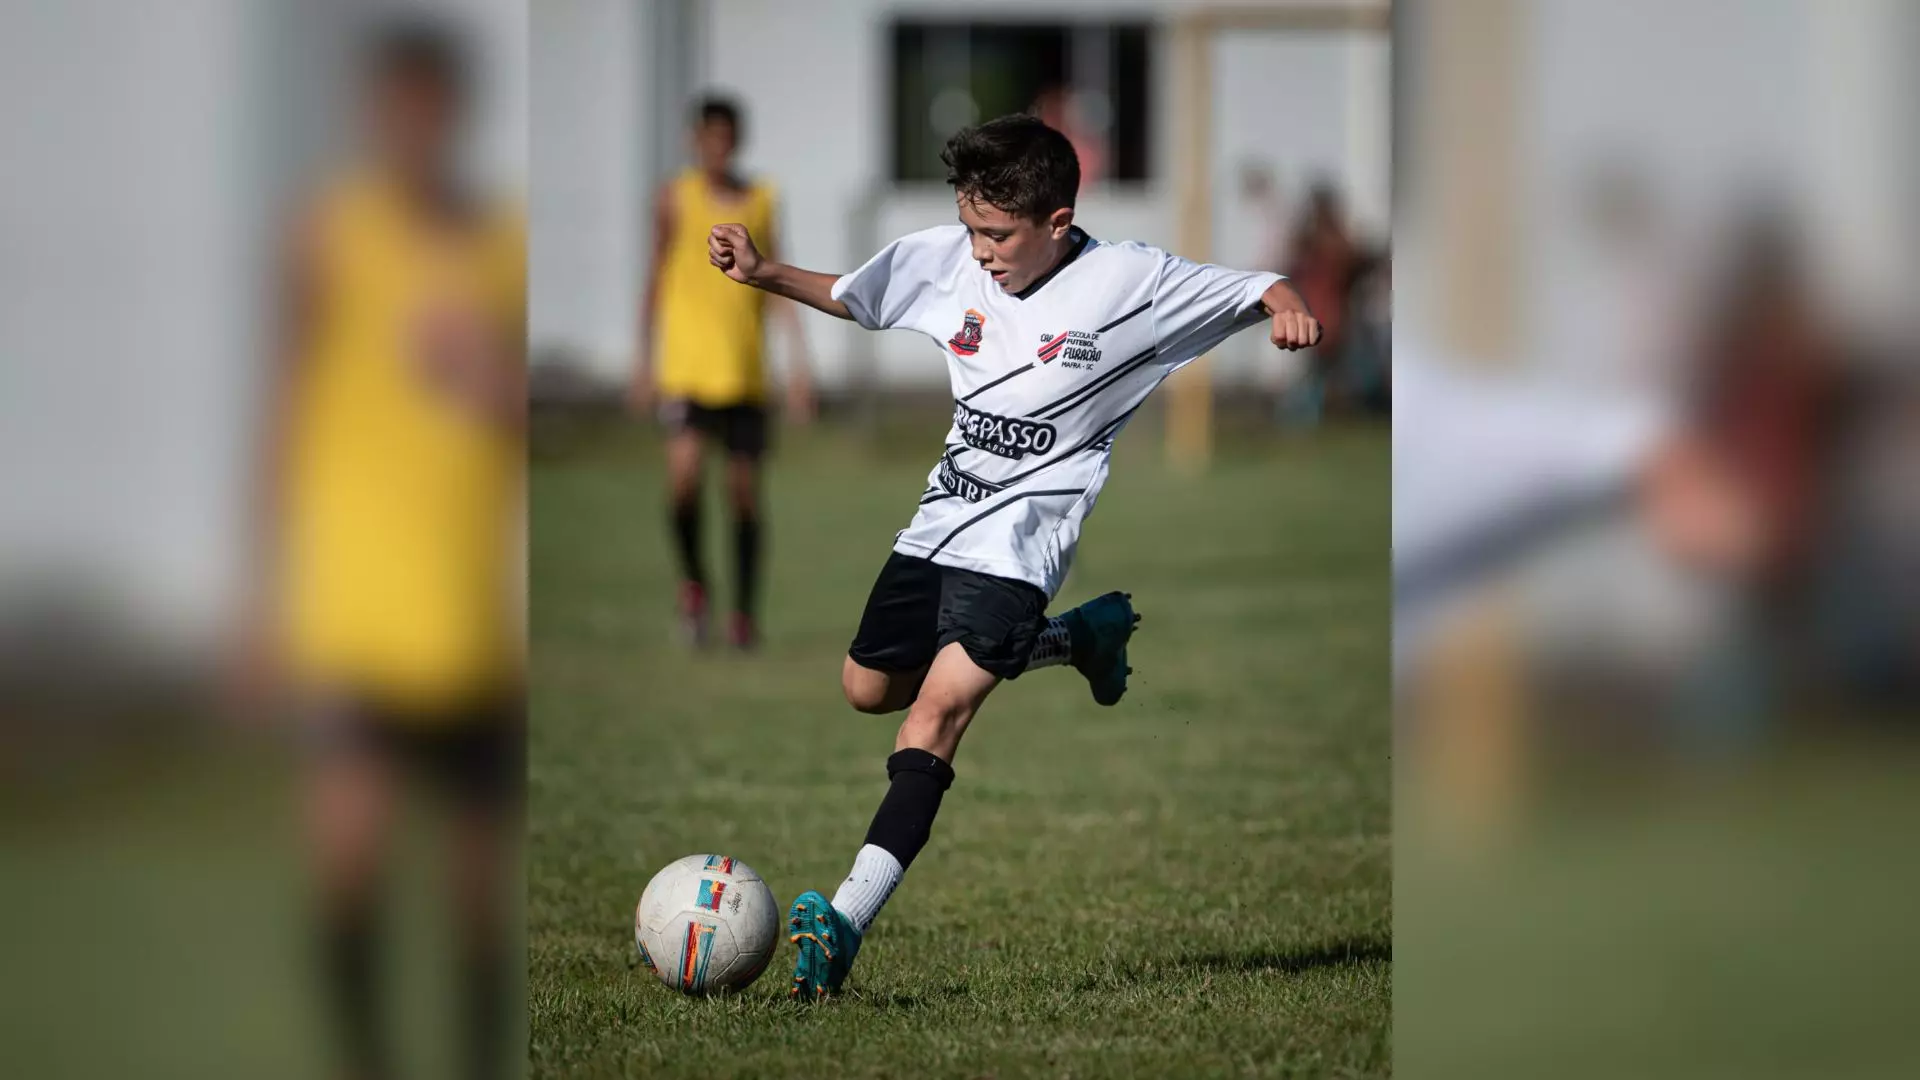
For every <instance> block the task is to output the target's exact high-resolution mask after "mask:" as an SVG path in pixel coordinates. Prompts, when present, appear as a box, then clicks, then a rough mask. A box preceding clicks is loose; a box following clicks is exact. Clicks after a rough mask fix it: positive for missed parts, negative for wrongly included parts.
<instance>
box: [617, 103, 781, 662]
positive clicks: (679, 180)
mask: <svg viewBox="0 0 1920 1080" xmlns="http://www.w3.org/2000/svg"><path fill="white" fill-rule="evenodd" d="M741 134H742V131H741V117H740V110H739V109H738V107H736V106H735V105H733V104H732V103H731V102H727V101H724V100H720V99H717V98H715V99H708V100H705V101H702V102H700V103H699V105H698V106H696V108H695V109H694V112H693V150H694V160H695V165H694V167H692V168H689V169H687V170H686V171H685V172H683V173H681V174H680V175H679V176H678V177H676V178H675V179H674V180H672V181H671V182H670V183H668V184H667V185H665V186H664V187H663V188H662V189H661V190H660V192H659V194H658V196H657V197H656V199H655V201H654V215H653V235H654V247H653V258H652V264H651V266H650V268H649V270H648V275H647V286H646V293H645V296H644V298H643V299H642V303H641V317H640V328H639V340H640V348H639V362H638V364H637V365H636V367H635V371H634V378H633V386H632V394H631V397H632V400H633V403H634V405H635V407H636V408H637V409H640V410H643V411H644V410H647V409H651V408H653V407H655V406H656V405H657V407H658V410H659V414H660V418H661V421H662V422H663V423H664V424H665V425H666V428H667V432H668V436H667V471H668V491H669V502H670V517H671V522H672V529H673V536H674V539H675V542H676V543H677V545H678V547H679V553H680V568H681V586H680V616H681V622H682V628H683V632H684V634H685V636H686V637H687V638H688V639H689V640H690V641H692V642H693V643H694V644H696V645H698V644H704V643H705V641H706V638H707V625H708V623H707V604H708V601H707V593H708V589H707V574H706V569H705V565H704V560H703V558H702V554H701V548H700V516H701V515H700V494H701V491H700V489H701V472H702V461H701V458H702V454H703V450H704V447H705V444H706V443H707V442H708V441H709V440H711V441H714V442H717V443H719V444H720V446H721V447H722V449H723V450H724V451H725V453H726V458H727V492H728V502H729V504H730V505H731V506H732V508H733V521H734V562H735V570H736V580H735V591H734V594H733V600H734V604H733V610H732V618H731V619H730V621H729V623H728V638H729V640H730V641H731V642H732V643H733V644H734V645H735V646H737V647H740V648H750V647H751V646H752V645H753V644H754V642H755V639H756V631H755V624H754V610H755V601H756V598H757V594H758V586H759V575H760V560H761V538H762V529H761V523H760V465H761V461H762V459H763V458H764V456H765V454H766V450H767V397H768V393H767V373H766V362H765V355H764V354H765V348H764V338H765V333H764V329H765V327H764V321H765V316H766V314H767V310H766V308H765V305H766V303H767V302H768V301H767V298H766V297H765V296H764V294H762V293H760V292H759V291H758V290H755V289H737V288H729V286H731V285H732V284H733V283H732V282H730V281H728V280H727V279H726V278H725V277H724V276H722V275H719V274H715V273H714V272H713V268H712V267H711V266H709V265H708V263H707V234H708V233H709V232H710V231H711V230H712V228H713V227H714V226H715V225H718V224H720V223H722V222H728V221H738V222H752V223H754V225H753V226H752V227H753V228H756V229H764V230H766V233H765V234H766V235H769V236H772V235H775V233H776V231H777V230H776V223H775V220H774V198H773V191H772V189H771V188H769V187H768V186H767V185H766V184H764V183H759V182H754V181H749V180H746V179H743V178H742V177H741V176H740V175H739V174H738V173H737V172H736V171H735V169H734V153H735V151H736V150H738V148H739V145H740V138H741ZM754 235H756V236H758V235H761V234H760V233H758V232H756V233H755V234H754ZM772 303H773V305H774V306H773V309H772V310H773V312H774V313H775V314H776V316H777V317H779V318H780V319H782V321H783V322H784V323H785V324H786V327H787V329H788V330H789V331H790V333H791V341H792V343H793V351H792V354H791V356H792V363H791V365H790V367H791V370H790V373H789V378H788V383H787V395H788V402H787V412H788V416H789V418H790V419H794V420H798V421H804V420H806V419H807V418H808V417H809V416H810V415H811V413H812V396H811V390H810V381H809V379H808V371H807V363H806V358H805V349H804V344H803V342H802V339H801V335H800V325H799V317H798V314H797V309H796V308H794V307H793V305H791V304H790V303H787V302H786V301H782V300H774V301H772Z"/></svg>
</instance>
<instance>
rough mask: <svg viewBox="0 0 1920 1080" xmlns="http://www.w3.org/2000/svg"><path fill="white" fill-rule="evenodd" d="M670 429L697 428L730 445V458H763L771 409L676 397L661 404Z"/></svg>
mask: <svg viewBox="0 0 1920 1080" xmlns="http://www.w3.org/2000/svg"><path fill="white" fill-rule="evenodd" d="M660 422H661V423H663V424H665V425H666V427H667V430H669V431H676V432H677V431H697V432H699V433H700V434H702V435H705V436H706V437H707V438H710V439H713V440H714V441H716V442H718V443H719V444H720V445H721V446H723V447H725V448H726V451H727V454H728V455H729V456H730V457H744V458H753V459H756V460H757V459H759V458H761V457H763V456H765V455H766V452H767V443H768V438H767V410H766V408H765V407H764V406H761V405H721V406H712V405H701V404H698V403H696V402H693V401H689V400H687V399H685V398H674V399H672V400H670V401H667V402H665V403H663V404H662V405H661V406H660Z"/></svg>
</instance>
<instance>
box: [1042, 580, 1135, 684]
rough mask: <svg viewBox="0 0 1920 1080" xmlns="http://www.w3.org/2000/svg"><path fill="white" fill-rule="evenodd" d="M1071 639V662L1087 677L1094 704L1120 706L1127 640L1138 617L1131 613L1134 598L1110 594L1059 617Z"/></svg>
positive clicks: (1125, 681)
mask: <svg viewBox="0 0 1920 1080" xmlns="http://www.w3.org/2000/svg"><path fill="white" fill-rule="evenodd" d="M1060 621H1062V622H1064V623H1066V624H1067V633H1068V635H1069V637H1070V638H1071V645H1070V649H1071V652H1070V654H1069V657H1070V662H1071V663H1072V664H1073V666H1074V668H1075V669H1077V670H1078V671H1079V672H1080V674H1082V675H1085V676H1086V677H1087V685H1088V686H1089V687H1091V688H1092V690H1093V700H1095V701H1097V702H1099V703H1100V704H1102V705H1116V704H1119V701H1120V697H1121V695H1122V694H1125V693H1126V692H1127V676H1129V675H1131V674H1133V669H1132V668H1130V667H1128V666H1127V640H1128V639H1129V638H1131V637H1133V628H1134V627H1136V626H1138V625H1140V616H1139V615H1137V614H1135V613H1134V610H1133V594H1132V593H1122V592H1110V593H1107V594H1106V595H1105V596H1096V597H1094V598H1093V599H1091V600H1089V601H1087V602H1086V603H1084V604H1081V605H1080V606H1079V607H1077V608H1074V609H1073V610H1072V611H1069V612H1067V613H1066V614H1065V615H1062V616H1060Z"/></svg>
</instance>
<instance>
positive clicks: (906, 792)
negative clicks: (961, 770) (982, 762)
mask: <svg viewBox="0 0 1920 1080" xmlns="http://www.w3.org/2000/svg"><path fill="white" fill-rule="evenodd" d="M887 778H888V779H889V780H890V781H892V783H890V784H889V785H888V787H887V796H886V798H884V799H881V800H880V809H879V810H878V811H877V812H875V814H874V815H873V824H872V825H869V826H867V843H869V844H872V845H873V846H874V847H877V848H880V849H882V850H884V851H886V853H887V854H889V855H892V856H893V857H894V858H896V859H899V860H900V866H901V869H905V868H906V867H909V866H912V865H913V857H914V856H916V855H918V854H920V849H921V848H923V847H926V846H927V836H928V834H929V833H931V832H932V831H933V818H934V815H935V814H938V813H939V812H940V797H941V796H942V795H944V794H946V791H947V789H948V788H949V787H952V786H953V766H951V765H949V764H947V763H946V762H944V761H942V760H940V759H939V758H937V757H935V756H934V755H932V754H930V753H928V752H927V751H925V750H914V749H907V750H898V751H895V752H894V754H893V756H892V757H889V758H888V759H887Z"/></svg>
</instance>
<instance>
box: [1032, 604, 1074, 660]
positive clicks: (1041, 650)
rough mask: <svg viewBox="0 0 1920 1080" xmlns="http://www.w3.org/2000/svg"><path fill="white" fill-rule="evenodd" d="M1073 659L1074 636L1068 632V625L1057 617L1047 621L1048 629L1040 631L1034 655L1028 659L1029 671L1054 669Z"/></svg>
mask: <svg viewBox="0 0 1920 1080" xmlns="http://www.w3.org/2000/svg"><path fill="white" fill-rule="evenodd" d="M1072 658H1073V635H1072V634H1069V633H1068V632H1067V624H1066V623H1064V622H1062V621H1061V620H1060V617H1059V616H1058V615H1055V616H1054V617H1053V618H1051V619H1048V620H1047V628H1046V629H1045V630H1042V631H1040V640H1038V641H1036V642H1034V643H1033V655H1032V656H1029V657H1028V658H1027V670H1029V671H1031V670H1033V669H1034V668H1043V667H1053V666H1054V665H1055V664H1064V663H1066V662H1067V661H1068V660H1071V659H1072Z"/></svg>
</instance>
